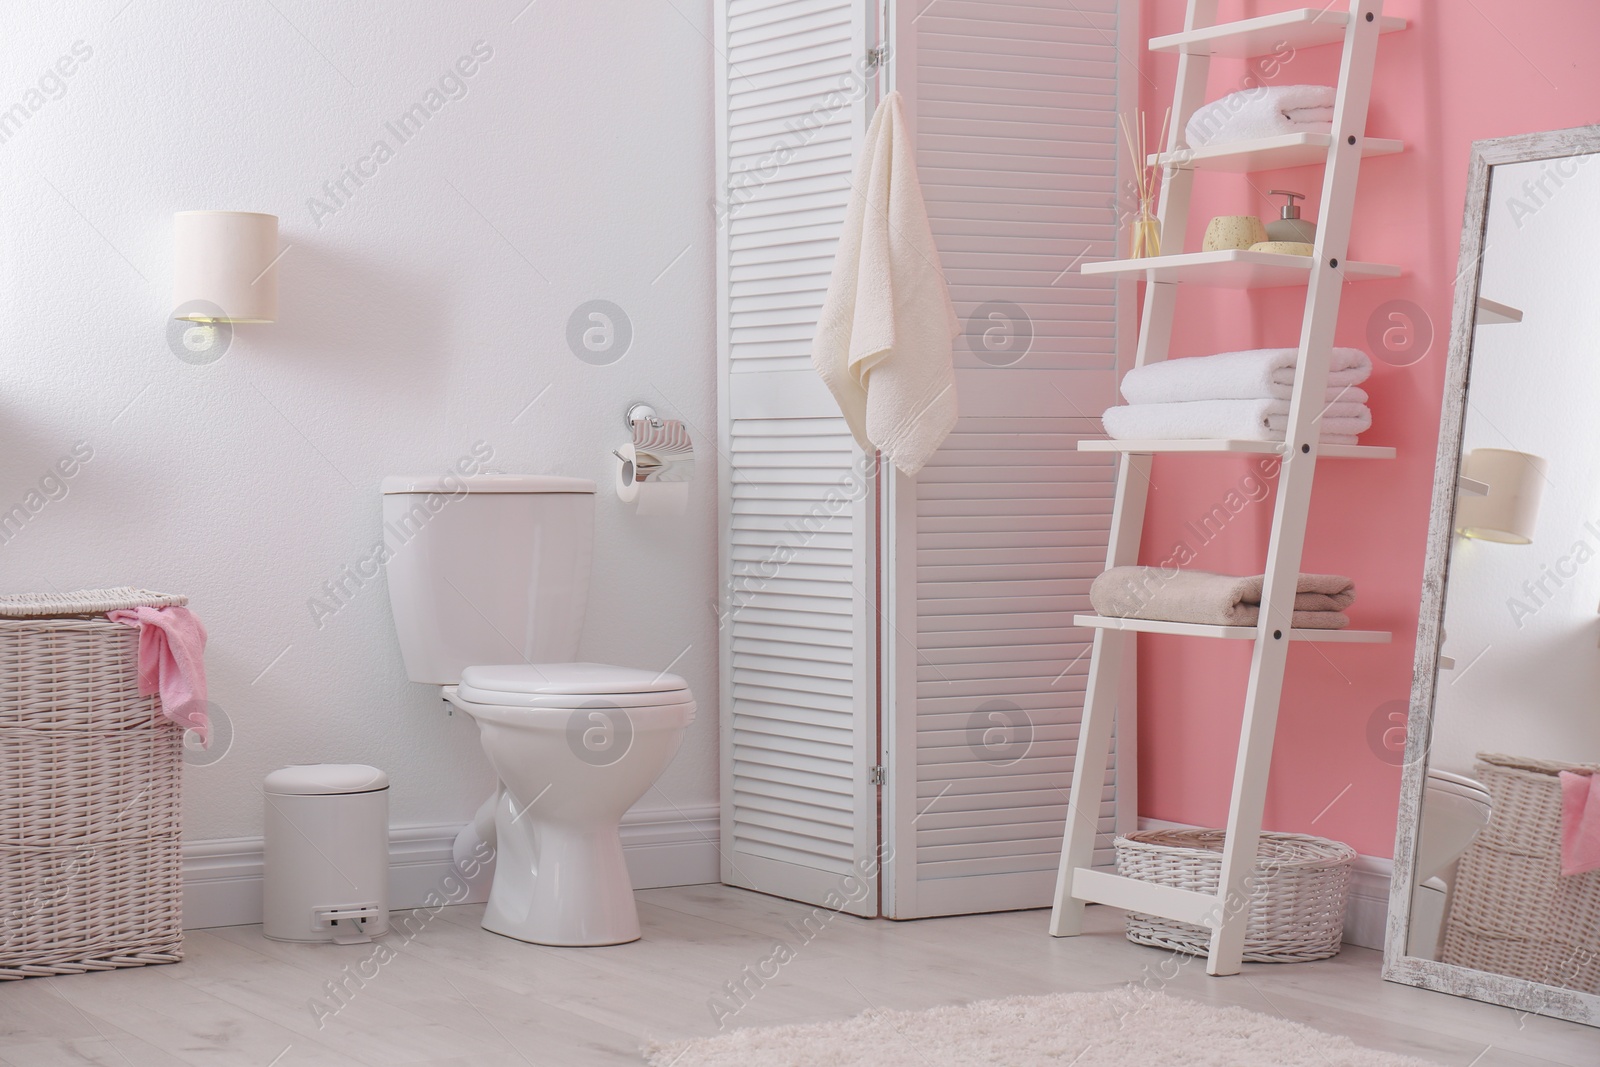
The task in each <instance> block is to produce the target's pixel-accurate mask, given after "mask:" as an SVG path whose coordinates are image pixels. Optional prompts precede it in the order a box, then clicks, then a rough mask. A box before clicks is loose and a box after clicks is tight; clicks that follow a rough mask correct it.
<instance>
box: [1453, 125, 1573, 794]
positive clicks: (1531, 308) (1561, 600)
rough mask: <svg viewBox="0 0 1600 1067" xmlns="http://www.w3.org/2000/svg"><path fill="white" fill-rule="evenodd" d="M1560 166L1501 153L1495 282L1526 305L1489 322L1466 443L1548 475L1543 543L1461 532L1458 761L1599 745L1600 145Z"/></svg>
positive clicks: (1493, 214)
mask: <svg viewBox="0 0 1600 1067" xmlns="http://www.w3.org/2000/svg"><path fill="white" fill-rule="evenodd" d="M1552 170H1553V167H1552V165H1551V164H1550V163H1525V164H1517V165H1515V166H1510V167H1499V168H1497V169H1496V171H1495V176H1494V186H1493V189H1492V190H1491V195H1490V212H1489V229H1488V235H1487V250H1486V252H1485V254H1484V267H1483V281H1482V287H1481V291H1482V294H1483V295H1484V296H1486V297H1489V298H1490V299H1492V300H1498V301H1500V302H1502V303H1506V304H1510V305H1512V306H1513V307H1516V308H1520V309H1522V311H1523V313H1524V318H1523V321H1522V322H1521V323H1518V324H1515V325H1486V326H1481V327H1479V328H1478V330H1477V335H1476V339H1475V349H1474V352H1473V358H1472V372H1471V384H1470V386H1469V388H1468V408H1467V417H1466V436H1465V448H1466V451H1469V452H1470V451H1471V450H1472V449H1474V448H1505V449H1513V450H1515V451H1518V452H1531V453H1533V454H1535V455H1539V456H1543V457H1544V458H1545V459H1546V460H1548V461H1549V474H1548V480H1547V483H1546V484H1545V486H1544V493H1543V499H1542V502H1541V505H1540V510H1539V520H1538V526H1537V528H1536V530H1535V533H1534V537H1533V543H1532V544H1531V545H1504V544H1493V543H1490V542H1486V541H1479V540H1468V539H1464V538H1460V537H1458V538H1457V539H1456V542H1455V548H1454V552H1453V555H1452V559H1451V563H1450V579H1449V591H1448V597H1447V602H1446V608H1445V631H1446V634H1447V638H1446V640H1445V643H1444V650H1445V653H1446V654H1447V655H1449V656H1452V657H1453V658H1454V659H1455V661H1456V669H1455V670H1453V671H1443V672H1441V673H1440V675H1439V683H1440V684H1439V698H1438V708H1437V715H1438V720H1437V725H1436V728H1435V731H1434V738H1433V749H1432V753H1433V760H1434V765H1435V766H1439V767H1444V768H1446V769H1450V770H1457V771H1466V772H1470V771H1471V768H1472V764H1473V761H1474V758H1475V756H1476V754H1477V753H1478V752H1482V751H1488V752H1504V753H1509V754H1512V755H1519V756H1533V757H1540V758H1547V759H1562V760H1578V761H1593V760H1600V532H1597V531H1600V434H1597V433H1596V419H1595V407H1596V404H1597V403H1600V303H1597V302H1596V298H1595V288H1596V285H1597V284H1600V157H1593V156H1591V157H1584V162H1583V163H1582V164H1581V165H1580V164H1578V163H1575V162H1572V161H1568V162H1566V163H1565V164H1564V173H1562V172H1557V173H1556V174H1555V175H1554V177H1545V176H1546V175H1548V174H1550V173H1551V172H1552ZM1541 178H1542V180H1543V189H1542V190H1541V189H1539V188H1538V187H1537V186H1535V187H1534V188H1533V190H1532V191H1531V192H1530V190H1529V189H1528V188H1525V184H1524V183H1527V182H1535V183H1537V182H1540V181H1541ZM1557 178H1559V179H1560V184H1559V185H1558V184H1557V181H1556V179H1557ZM1580 546H1581V547H1580ZM1541 583H1542V588H1541Z"/></svg>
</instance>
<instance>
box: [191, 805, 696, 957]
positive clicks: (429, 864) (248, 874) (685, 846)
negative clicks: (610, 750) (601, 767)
mask: <svg viewBox="0 0 1600 1067" xmlns="http://www.w3.org/2000/svg"><path fill="white" fill-rule="evenodd" d="M719 828H720V823H719V809H718V808H717V806H716V805H715V804H711V805H705V806H699V807H693V808H688V809H676V808H663V809H652V810H647V811H641V810H637V809H635V810H634V811H630V812H628V814H627V815H625V816H623V819H622V850H623V855H625V856H626V857H627V860H628V873H629V874H630V875H631V876H632V877H633V887H634V888H635V889H660V888H662V887H665V886H672V885H700V884H704V883H707V882H715V881H717V880H718V877H719V874H718V871H719V861H718V856H717V837H718V831H719ZM460 829H461V827H460V826H459V825H453V824H452V825H435V826H395V827H391V828H390V829H389V906H390V907H391V908H394V909H401V908H416V907H421V906H422V904H423V902H424V901H425V900H426V899H427V897H428V895H429V894H430V893H441V895H442V894H443V892H444V891H443V890H441V888H440V887H441V884H442V883H443V882H444V880H445V879H446V878H447V877H449V876H450V875H452V874H453V873H455V870H454V866H453V864H452V863H451V859H450V847H451V845H452V844H454V842H455V837H456V833H457V832H458V831H459V830H460ZM261 850H262V845H261V838H259V837H234V838H222V839H218V840H212V841H195V842H191V843H188V844H185V845H184V846H183V925H184V928H185V929H189V930H196V929H203V928H205V927H211V926H251V925H254V924H256V923H259V922H260V921H261ZM488 892H489V881H488V878H487V876H480V877H479V878H477V879H475V880H474V881H473V883H472V892H471V893H470V894H469V895H468V896H467V898H466V901H470V902H479V901H483V900H485V899H487V897H488Z"/></svg>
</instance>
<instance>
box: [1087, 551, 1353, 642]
mask: <svg viewBox="0 0 1600 1067" xmlns="http://www.w3.org/2000/svg"><path fill="white" fill-rule="evenodd" d="M1265 584H1266V576H1265V575H1262V574H1257V575H1254V576H1251V577H1246V578H1239V577H1235V576H1234V575H1231V574H1209V573H1207V572H1205V571H1178V572H1177V573H1176V574H1173V573H1171V572H1170V571H1165V570H1163V569H1162V568H1160V567H1113V568H1111V569H1110V570H1108V571H1106V572H1105V573H1104V574H1102V575H1100V577H1098V578H1096V579H1095V580H1094V585H1092V586H1091V587H1090V589H1089V602H1090V603H1091V604H1093V605H1094V610H1095V611H1097V612H1099V613H1100V614H1101V615H1104V616H1106V617H1108V618H1113V619H1152V620H1160V621H1163V622H1194V623H1203V624H1211V625H1219V626H1254V625H1256V622H1257V620H1258V619H1259V618H1260V617H1261V590H1262V587H1263V586H1264V585H1265ZM1355 598H1356V587H1355V583H1354V582H1352V581H1351V580H1350V579H1348V578H1341V577H1339V576H1338V575H1335V574H1302V575H1301V576H1300V582H1299V584H1298V585H1297V586H1296V592H1295V598H1294V621H1293V623H1292V624H1291V625H1292V626H1293V627H1294V628H1296V629H1304V630H1342V629H1344V628H1345V627H1346V626H1349V625H1350V617H1349V616H1348V615H1345V614H1344V609H1345V608H1347V607H1349V606H1350V605H1351V604H1352V603H1353V602H1354V601H1355Z"/></svg>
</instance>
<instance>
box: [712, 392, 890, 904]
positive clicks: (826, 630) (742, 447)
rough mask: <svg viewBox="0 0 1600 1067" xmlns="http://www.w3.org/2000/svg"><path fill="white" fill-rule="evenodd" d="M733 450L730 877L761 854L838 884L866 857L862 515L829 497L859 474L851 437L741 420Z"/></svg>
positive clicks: (813, 422)
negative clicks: (860, 709)
mask: <svg viewBox="0 0 1600 1067" xmlns="http://www.w3.org/2000/svg"><path fill="white" fill-rule="evenodd" d="M728 441H729V454H728V457H727V458H728V465H729V467H730V470H731V472H732V481H731V510H730V513H729V515H728V522H729V532H728V551H729V562H728V567H729V572H728V573H729V587H728V595H727V597H726V598H725V600H724V612H725V616H724V620H725V626H726V629H727V634H728V637H727V645H726V646H725V647H726V650H727V655H728V658H729V674H728V677H729V679H730V685H731V693H730V694H728V697H729V699H728V700H727V703H726V709H727V713H728V714H727V719H726V721H725V723H724V726H723V730H724V735H725V741H724V743H725V744H726V745H728V746H729V747H730V757H729V758H730V762H731V776H730V782H729V785H730V787H731V796H730V797H729V798H728V800H729V801H730V803H731V819H730V838H729V839H728V840H727V841H725V842H724V848H725V849H727V850H728V851H729V853H730V862H731V864H732V865H733V866H734V867H735V868H738V867H740V866H741V864H743V865H745V866H751V865H752V859H751V858H752V857H753V858H755V859H759V860H766V861H770V862H772V863H777V864H784V865H791V866H798V867H803V868H807V869H810V870H813V871H816V872H819V873H820V874H822V875H826V876H831V877H833V878H835V879H837V878H842V877H844V876H846V875H848V874H849V873H850V870H851V863H852V861H853V860H854V859H855V858H856V855H857V850H858V837H859V833H858V820H857V818H856V815H855V809H856V799H855V798H856V796H857V794H858V792H859V784H858V783H859V778H860V775H859V773H858V766H859V764H860V763H861V762H862V760H861V748H862V739H861V738H860V736H859V721H858V715H857V707H856V700H855V692H856V686H855V678H856V676H857V674H858V672H859V671H860V669H861V666H862V665H860V664H858V663H857V662H856V651H855V645H856V642H855V637H854V635H855V630H856V625H857V624H856V618H855V603H856V599H857V598H856V592H855V590H856V587H857V584H858V578H857V575H856V573H855V572H856V567H857V564H856V559H855V556H856V552H855V547H854V540H853V534H852V530H853V524H854V520H855V515H854V507H853V505H852V504H851V503H850V502H849V501H847V500H843V499H842V498H841V497H840V496H839V495H838V494H837V493H834V494H833V495H832V496H830V491H833V490H836V489H837V488H838V487H839V485H840V483H841V479H843V478H845V477H846V476H848V475H849V473H850V471H851V466H852V462H853V456H854V453H853V450H852V447H851V438H850V435H849V432H848V430H847V429H846V428H845V426H844V420H843V419H840V418H837V417H834V418H794V419H737V418H736V419H734V420H733V421H732V423H731V427H730V432H729V435H728ZM755 887H756V888H765V889H767V891H769V892H778V893H785V889H784V888H783V887H782V886H781V885H778V886H773V885H758V886H755ZM786 895H787V894H786ZM796 895H798V894H796Z"/></svg>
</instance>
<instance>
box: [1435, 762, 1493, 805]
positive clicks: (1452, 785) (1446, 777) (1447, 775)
mask: <svg viewBox="0 0 1600 1067" xmlns="http://www.w3.org/2000/svg"><path fill="white" fill-rule="evenodd" d="M1427 787H1428V788H1429V789H1433V790H1437V791H1438V792H1440V793H1448V794H1450V795H1453V796H1458V797H1461V798H1462V799H1464V800H1470V801H1473V802H1475V803H1478V804H1484V805H1489V804H1490V803H1491V802H1492V800H1493V798H1492V797H1491V796H1490V795H1489V791H1488V790H1487V789H1485V788H1484V787H1483V785H1482V783H1480V782H1476V781H1474V780H1473V779H1471V778H1468V777H1466V776H1465V775H1461V774H1453V773H1451V772H1450V771H1440V770H1430V771H1429V772H1428V783H1427Z"/></svg>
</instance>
